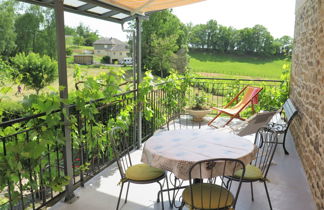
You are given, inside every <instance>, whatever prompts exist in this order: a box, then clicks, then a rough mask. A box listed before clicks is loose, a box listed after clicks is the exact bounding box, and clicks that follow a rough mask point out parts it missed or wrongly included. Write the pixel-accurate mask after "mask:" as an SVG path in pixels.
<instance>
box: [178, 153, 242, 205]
mask: <svg viewBox="0 0 324 210" xmlns="http://www.w3.org/2000/svg"><path fill="white" fill-rule="evenodd" d="M220 165H221V166H222V167H223V168H222V174H221V175H220V174H215V170H214V169H215V168H216V166H217V167H220ZM197 167H198V170H199V177H196V176H193V171H194V170H197ZM202 167H206V168H207V169H208V172H210V174H209V175H208V176H207V178H206V174H205V175H204V176H203V175H202ZM239 169H242V170H243V173H242V176H241V178H240V179H238V181H239V184H238V186H237V189H236V193H235V195H233V198H234V200H233V201H232V203H231V205H229V206H226V207H225V208H224V207H220V206H219V205H220V199H221V197H223V195H224V194H225V196H226V202H225V203H227V200H228V196H229V195H230V194H231V195H232V192H231V191H230V190H231V187H232V181H231V180H228V182H227V184H226V182H225V181H224V179H226V177H227V176H229V175H233V174H234V173H235V171H236V170H239ZM244 173H245V165H244V163H243V162H242V161H241V160H238V159H229V158H217V159H208V160H202V161H199V162H196V163H195V164H194V165H193V166H192V167H191V168H190V170H189V186H187V187H190V189H192V186H193V185H197V184H204V183H208V184H212V185H217V184H216V180H217V178H220V179H221V185H218V186H220V187H222V189H223V188H224V189H226V190H224V191H222V190H221V192H220V196H219V198H215V199H219V201H218V207H219V208H212V209H230V208H235V205H236V201H237V198H238V195H239V192H240V189H241V184H242V180H243V176H244ZM223 193H224V194H223ZM202 194H203V193H202V192H201V195H202ZM210 196H211V192H210ZM211 200H212V199H210V201H211ZM185 204H186V203H185V202H184V201H183V200H182V203H181V206H180V207H179V209H182V208H183V206H184V205H185ZM191 204H193V205H192V206H191V207H190V208H192V209H197V208H195V204H194V199H193V192H192V191H191ZM199 209H211V204H209V208H208V207H205V206H203V208H199Z"/></svg>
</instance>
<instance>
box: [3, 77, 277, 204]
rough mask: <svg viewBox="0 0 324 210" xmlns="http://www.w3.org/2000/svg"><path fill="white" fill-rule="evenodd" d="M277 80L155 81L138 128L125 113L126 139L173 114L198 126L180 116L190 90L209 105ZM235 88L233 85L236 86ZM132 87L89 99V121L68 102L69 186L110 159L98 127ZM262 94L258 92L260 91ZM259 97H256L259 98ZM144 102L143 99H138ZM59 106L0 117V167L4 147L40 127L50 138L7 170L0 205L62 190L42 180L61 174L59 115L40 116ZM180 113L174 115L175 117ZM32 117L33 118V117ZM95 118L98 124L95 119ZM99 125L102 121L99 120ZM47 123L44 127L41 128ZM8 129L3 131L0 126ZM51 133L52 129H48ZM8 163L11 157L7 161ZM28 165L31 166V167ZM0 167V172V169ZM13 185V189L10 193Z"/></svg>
mask: <svg viewBox="0 0 324 210" xmlns="http://www.w3.org/2000/svg"><path fill="white" fill-rule="evenodd" d="M281 84H282V82H281V81H274V80H271V81H269V80H267V81H266V80H240V81H238V80H232V79H211V78H197V79H194V80H192V82H191V84H190V87H189V88H188V89H186V90H180V91H178V92H166V91H165V90H163V89H161V86H159V85H158V86H156V88H155V90H153V91H152V92H151V93H149V94H148V95H147V96H146V97H147V99H148V103H149V105H150V106H151V108H152V109H153V110H154V111H155V112H154V113H153V117H152V118H151V119H149V120H146V119H145V118H143V119H142V128H140V127H138V125H137V123H136V122H137V121H136V120H135V118H136V113H133V114H132V115H131V122H132V123H131V124H130V126H129V129H128V132H129V134H128V136H129V142H130V144H132V145H134V147H135V146H136V144H137V141H138V140H137V137H136V135H137V134H136V132H137V130H138V129H142V139H141V141H145V140H146V139H147V138H148V137H150V136H151V135H153V133H154V131H156V130H157V129H159V128H161V127H165V128H166V129H179V127H176V126H174V124H173V122H174V121H175V120H174V119H176V118H178V119H177V120H178V122H180V123H179V125H180V128H181V126H182V127H185V128H189V127H197V126H198V127H199V126H200V123H196V124H195V123H192V122H191V120H190V118H189V117H186V118H181V117H180V116H182V115H186V112H185V106H186V104H190V103H191V102H192V100H193V96H194V95H195V94H206V95H207V98H208V103H209V104H210V105H213V106H222V105H223V104H224V103H225V102H226V101H228V98H229V97H230V96H231V95H233V93H235V92H238V90H239V89H241V88H243V87H244V86H245V85H254V86H261V87H265V88H275V89H277V88H279V87H280V85H281ZM236 90H237V91H236ZM135 94H136V90H134V91H129V92H126V93H123V94H120V95H118V96H117V100H116V101H114V102H113V103H109V104H105V103H104V100H102V99H100V100H97V101H92V102H89V103H93V104H95V105H96V107H97V110H98V113H97V114H96V115H95V121H89V120H87V118H86V117H85V116H82V114H81V113H80V112H78V110H77V109H76V106H75V105H71V106H70V115H71V116H72V117H74V118H75V119H76V121H75V123H74V125H72V127H71V135H72V151H71V155H72V160H73V162H72V169H73V185H74V188H77V187H79V186H84V183H85V182H86V181H87V180H89V179H90V178H91V177H93V176H94V175H96V174H97V173H99V172H100V171H102V170H103V169H104V168H106V167H107V166H109V165H110V164H112V163H113V162H114V157H113V155H112V148H111V147H110V144H109V136H108V135H107V133H106V132H100V131H104V130H105V129H106V127H105V126H106V125H107V124H108V122H109V120H110V119H114V118H116V116H118V113H119V112H120V110H121V109H122V108H123V107H125V106H126V105H129V104H135V103H134V102H135ZM167 94H177V95H178V96H179V97H178V106H177V107H176V108H175V107H173V108H172V109H170V108H169V107H166V104H167V103H166V102H165V100H166V99H167ZM261 95H262V93H261ZM260 100H262V97H261V99H260ZM144 105H145V104H144ZM61 115H62V112H61V111H60V110H56V111H54V112H52V113H49V114H46V113H41V114H37V115H33V116H30V117H23V118H19V119H14V120H10V121H7V122H2V123H0V129H1V131H2V134H1V136H0V141H1V144H0V163H1V164H2V165H1V167H3V166H4V165H3V163H4V162H3V160H4V158H6V156H8V154H9V153H12V152H14V151H13V150H12V149H9V150H8V148H13V147H15V146H17V147H18V146H21V145H23V144H24V142H31V141H35V143H36V144H37V143H38V142H39V138H44V136H46V135H44V132H45V133H46V132H53V133H54V136H55V138H54V139H51V141H50V142H48V144H47V145H46V152H45V153H43V154H42V156H41V158H40V159H39V160H37V161H36V162H33V161H34V160H32V159H31V158H28V156H26V157H25V158H24V159H23V161H21V162H22V166H21V167H22V168H23V171H24V174H21V173H20V172H12V174H11V175H12V176H14V177H15V178H16V179H14V180H16V182H15V183H9V182H7V186H6V187H5V188H4V191H3V192H0V209H26V208H32V209H39V208H41V207H43V206H45V205H48V204H49V203H51V202H55V201H56V200H58V199H60V198H61V197H62V196H63V195H64V191H63V192H61V193H60V192H57V191H55V190H54V189H53V187H50V184H49V181H48V180H53V179H55V178H60V177H63V176H64V175H65V169H66V168H65V167H66V164H65V160H66V158H65V156H64V141H62V140H63V139H64V138H63V128H62V123H60V121H58V122H57V124H55V125H50V126H49V125H46V120H44V117H45V116H53V117H54V116H55V117H56V118H58V119H59V118H61ZM179 119H180V121H179ZM31 121H33V125H34V126H33V127H31V128H30V127H28V126H27V125H28V123H30V122H31ZM35 122H36V123H35ZM96 122H100V126H98V125H97V124H96ZM102 125H104V126H102ZM47 128H48V129H51V130H50V131H46V129H47ZM6 129H7V131H8V130H10V132H8V133H9V134H6V132H4V131H6ZM52 136H53V135H52ZM11 164H14V163H11ZM31 166H33V167H31ZM4 171H5V170H1V168H0V172H1V173H2V172H4ZM12 188H14V191H15V193H14V194H12V192H13V190H12Z"/></svg>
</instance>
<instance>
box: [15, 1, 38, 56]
mask: <svg viewBox="0 0 324 210" xmlns="http://www.w3.org/2000/svg"><path fill="white" fill-rule="evenodd" d="M43 21H44V16H43V13H42V11H41V8H40V7H38V6H30V7H29V8H28V9H27V12H26V13H25V14H22V15H19V16H18V18H17V20H16V23H15V30H16V32H17V41H16V44H17V51H18V52H29V51H35V48H36V42H37V40H36V39H37V35H38V33H39V31H40V27H41V24H42V23H43Z"/></svg>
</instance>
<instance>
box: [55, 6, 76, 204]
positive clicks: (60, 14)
mask: <svg viewBox="0 0 324 210" xmlns="http://www.w3.org/2000/svg"><path fill="white" fill-rule="evenodd" d="M63 3H64V0H55V19H56V41H57V43H56V46H57V55H58V56H57V57H58V70H59V87H60V99H61V100H66V99H68V80H67V68H66V52H65V32H64V8H63ZM61 87H64V89H61ZM61 109H62V111H63V112H65V114H62V121H63V123H64V137H65V147H64V166H65V167H64V172H65V175H66V176H68V177H70V181H69V184H68V185H66V187H65V201H69V200H71V199H72V198H74V193H73V179H72V178H73V171H72V144H71V125H70V121H69V107H68V105H67V104H66V103H65V102H61Z"/></svg>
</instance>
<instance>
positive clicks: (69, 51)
mask: <svg viewBox="0 0 324 210" xmlns="http://www.w3.org/2000/svg"><path fill="white" fill-rule="evenodd" d="M65 52H66V55H68V56H70V55H72V54H73V50H72V48H70V47H69V48H67V49H66V50H65Z"/></svg>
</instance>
